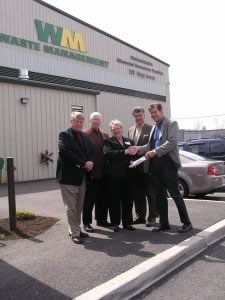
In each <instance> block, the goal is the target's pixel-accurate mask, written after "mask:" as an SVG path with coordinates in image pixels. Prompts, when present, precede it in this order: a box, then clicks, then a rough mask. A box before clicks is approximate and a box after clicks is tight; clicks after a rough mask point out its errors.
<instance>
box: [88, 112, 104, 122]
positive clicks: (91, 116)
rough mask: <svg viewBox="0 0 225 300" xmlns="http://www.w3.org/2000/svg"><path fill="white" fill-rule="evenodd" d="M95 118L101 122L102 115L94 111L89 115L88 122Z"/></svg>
mask: <svg viewBox="0 0 225 300" xmlns="http://www.w3.org/2000/svg"><path fill="white" fill-rule="evenodd" d="M95 117H99V118H100V119H101V120H102V115H101V114H100V113H99V112H97V111H95V112H93V113H92V114H90V121H91V120H92V119H94V118H95Z"/></svg>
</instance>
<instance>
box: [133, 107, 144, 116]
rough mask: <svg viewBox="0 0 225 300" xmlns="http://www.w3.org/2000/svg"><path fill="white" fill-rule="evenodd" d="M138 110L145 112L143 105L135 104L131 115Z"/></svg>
mask: <svg viewBox="0 0 225 300" xmlns="http://www.w3.org/2000/svg"><path fill="white" fill-rule="evenodd" d="M140 112H142V113H145V110H144V108H143V107H141V106H137V107H135V108H134V109H133V111H132V115H134V114H135V113H140Z"/></svg>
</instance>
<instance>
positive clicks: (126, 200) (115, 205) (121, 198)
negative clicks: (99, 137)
mask: <svg viewBox="0 0 225 300" xmlns="http://www.w3.org/2000/svg"><path fill="white" fill-rule="evenodd" d="M109 125H110V127H111V131H112V134H113V136H112V137H111V138H109V139H107V140H105V141H104V143H103V153H104V159H105V173H106V174H105V175H106V182H107V191H108V196H109V215H110V220H111V224H112V226H114V228H113V230H114V232H118V231H119V230H120V228H119V225H120V222H121V217H122V224H123V228H124V229H128V230H135V228H134V227H133V226H132V225H131V224H132V222H133V217H132V205H133V199H132V195H131V194H132V191H131V190H132V188H131V187H132V184H133V183H132V172H133V171H134V170H133V169H129V164H130V161H131V160H132V158H133V156H132V155H130V154H129V153H130V150H128V148H129V147H130V146H132V145H134V143H133V141H132V140H131V139H128V138H125V137H123V128H122V124H121V122H120V121H118V120H113V121H111V122H110V124H109ZM121 210H122V213H121Z"/></svg>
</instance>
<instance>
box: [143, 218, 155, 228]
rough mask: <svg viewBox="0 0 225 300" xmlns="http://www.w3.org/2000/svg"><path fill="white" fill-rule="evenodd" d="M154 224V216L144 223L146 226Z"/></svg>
mask: <svg viewBox="0 0 225 300" xmlns="http://www.w3.org/2000/svg"><path fill="white" fill-rule="evenodd" d="M155 224H156V218H151V219H150V220H148V221H147V222H146V224H145V226H146V227H153V226H155Z"/></svg>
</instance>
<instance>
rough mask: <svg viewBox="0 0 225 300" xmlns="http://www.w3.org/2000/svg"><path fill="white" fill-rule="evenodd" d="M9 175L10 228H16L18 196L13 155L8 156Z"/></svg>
mask: <svg viewBox="0 0 225 300" xmlns="http://www.w3.org/2000/svg"><path fill="white" fill-rule="evenodd" d="M7 177H8V199H9V222H10V230H15V229H16V197H15V181H14V162H13V157H7Z"/></svg>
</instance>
